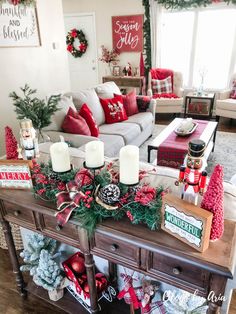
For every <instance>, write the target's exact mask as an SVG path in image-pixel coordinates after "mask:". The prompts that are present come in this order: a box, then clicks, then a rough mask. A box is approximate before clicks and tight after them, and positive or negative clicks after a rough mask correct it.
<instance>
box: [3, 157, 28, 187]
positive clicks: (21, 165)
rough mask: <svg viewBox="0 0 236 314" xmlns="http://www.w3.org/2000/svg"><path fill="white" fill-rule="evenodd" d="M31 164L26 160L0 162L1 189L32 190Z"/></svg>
mask: <svg viewBox="0 0 236 314" xmlns="http://www.w3.org/2000/svg"><path fill="white" fill-rule="evenodd" d="M30 163H31V162H30V161H26V160H0V188H5V189H6V188H9V189H30V188H32V180H31V174H30Z"/></svg>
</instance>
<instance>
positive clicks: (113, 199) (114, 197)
mask: <svg viewBox="0 0 236 314" xmlns="http://www.w3.org/2000/svg"><path fill="white" fill-rule="evenodd" d="M98 197H99V198H100V200H101V201H103V203H105V204H107V205H113V204H115V203H117V202H118V201H119V198H120V189H119V187H118V186H117V185H115V184H108V185H106V186H104V187H103V188H101V189H100V191H99V192H98Z"/></svg>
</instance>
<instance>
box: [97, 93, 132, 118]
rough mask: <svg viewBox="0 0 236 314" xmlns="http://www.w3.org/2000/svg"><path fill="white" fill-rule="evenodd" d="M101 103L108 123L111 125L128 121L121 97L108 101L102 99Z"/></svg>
mask: <svg viewBox="0 0 236 314" xmlns="http://www.w3.org/2000/svg"><path fill="white" fill-rule="evenodd" d="M100 102H101V105H102V108H103V110H104V113H105V119H106V123H108V124H111V123H116V122H121V121H125V120H127V119H128V117H127V114H126V111H125V108H124V104H123V98H122V96H121V95H117V96H116V97H113V98H108V99H102V98H100Z"/></svg>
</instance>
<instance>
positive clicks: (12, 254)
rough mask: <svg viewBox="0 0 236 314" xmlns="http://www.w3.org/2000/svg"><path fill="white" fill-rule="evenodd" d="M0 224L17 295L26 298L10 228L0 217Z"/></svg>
mask: <svg viewBox="0 0 236 314" xmlns="http://www.w3.org/2000/svg"><path fill="white" fill-rule="evenodd" d="M0 222H1V224H2V228H3V232H4V236H5V239H6V243H7V247H8V252H9V255H10V260H11V265H12V269H13V273H14V274H15V278H16V285H17V290H18V291H19V293H20V295H21V296H22V297H26V295H27V292H26V290H25V283H24V279H23V276H22V273H21V271H20V265H19V261H18V258H17V253H16V248H15V244H14V240H13V237H12V233H11V226H10V224H9V222H8V221H6V220H4V219H2V218H1V217H0Z"/></svg>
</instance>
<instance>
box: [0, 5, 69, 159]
mask: <svg viewBox="0 0 236 314" xmlns="http://www.w3.org/2000/svg"><path fill="white" fill-rule="evenodd" d="M37 13H38V22H39V30H40V35H41V44H42V45H41V46H40V47H32V48H31V47H26V48H24V47H19V48H0V69H1V74H0V75H1V76H0V77H1V78H0V156H1V155H3V154H4V153H5V142H4V127H5V126H6V125H9V126H10V127H12V128H13V131H14V133H15V135H17V136H18V133H19V127H18V124H19V123H18V121H17V120H16V114H15V112H14V107H13V105H12V101H11V99H10V98H9V97H8V95H9V93H10V92H12V91H16V92H19V87H22V86H24V84H25V83H27V84H29V86H30V87H32V88H36V89H37V91H38V97H42V98H43V97H45V95H48V94H50V93H53V92H55V91H62V90H66V91H67V90H70V79H69V72H68V59H67V51H66V45H65V30H64V19H63V11H62V2H61V0H50V1H46V0H37ZM53 42H56V43H57V45H58V49H53V47H52V43H53Z"/></svg>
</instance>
